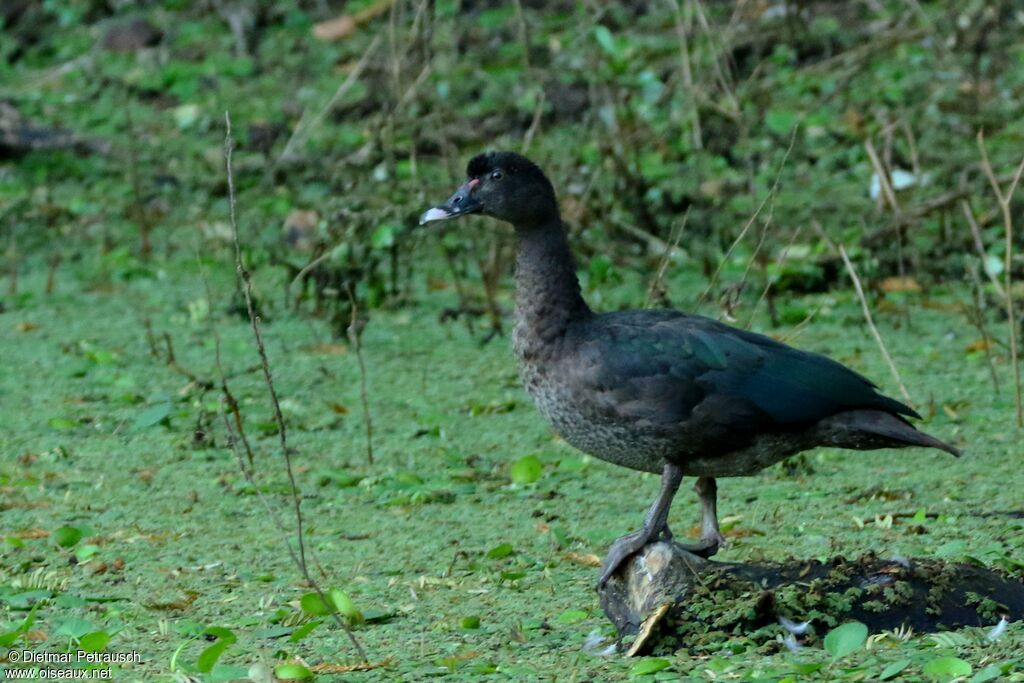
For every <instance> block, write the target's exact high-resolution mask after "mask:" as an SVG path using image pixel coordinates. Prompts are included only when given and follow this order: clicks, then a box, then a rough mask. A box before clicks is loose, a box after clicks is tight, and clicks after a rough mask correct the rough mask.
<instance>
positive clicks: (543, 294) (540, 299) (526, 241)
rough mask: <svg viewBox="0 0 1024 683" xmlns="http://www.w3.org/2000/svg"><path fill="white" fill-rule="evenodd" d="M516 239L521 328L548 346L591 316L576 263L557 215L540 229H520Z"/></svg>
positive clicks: (533, 227) (517, 291)
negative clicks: (578, 322)
mask: <svg viewBox="0 0 1024 683" xmlns="http://www.w3.org/2000/svg"><path fill="white" fill-rule="evenodd" d="M516 238H517V241H518V243H519V244H518V254H517V257H516V314H517V317H518V326H519V328H521V332H522V333H525V334H526V335H527V336H529V337H532V338H534V339H536V340H537V341H540V342H541V343H548V342H551V341H553V340H554V339H557V338H558V337H560V336H562V335H563V334H565V331H566V330H567V329H568V327H569V325H570V324H572V323H573V322H575V321H578V320H581V319H583V318H586V317H587V316H589V315H590V309H589V308H588V307H587V303H586V302H585V301H584V300H583V296H582V295H581V294H580V282H579V279H578V278H577V277H576V261H575V259H573V256H572V251H570V249H569V242H568V240H567V239H566V235H565V229H564V228H563V226H562V221H561V218H559V217H558V216H557V215H555V216H554V217H553V218H551V219H550V220H548V221H546V222H545V223H543V224H541V225H535V226H531V227H517V228H516Z"/></svg>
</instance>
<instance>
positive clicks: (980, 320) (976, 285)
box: [964, 268, 999, 396]
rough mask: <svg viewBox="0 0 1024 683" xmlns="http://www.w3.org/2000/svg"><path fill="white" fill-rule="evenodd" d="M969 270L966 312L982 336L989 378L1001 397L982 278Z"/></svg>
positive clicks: (996, 393) (972, 269)
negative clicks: (969, 300) (985, 308)
mask: <svg viewBox="0 0 1024 683" xmlns="http://www.w3.org/2000/svg"><path fill="white" fill-rule="evenodd" d="M967 270H968V272H969V273H970V274H971V306H964V312H965V313H966V314H967V319H968V320H969V321H970V323H971V324H972V325H974V329H976V330H978V333H979V334H981V343H982V346H984V348H985V361H986V363H987V365H988V373H989V377H990V378H991V379H992V389H993V391H994V392H995V395H996V396H999V373H997V372H996V362H995V359H994V358H993V357H992V345H993V342H992V337H991V336H990V335H989V333H988V329H987V328H986V327H985V313H984V308H983V304H984V301H985V298H984V297H983V296H982V293H981V292H982V285H981V277H979V276H978V273H977V271H976V270H975V269H974V268H968V269H967Z"/></svg>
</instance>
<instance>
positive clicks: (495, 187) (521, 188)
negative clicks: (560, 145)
mask: <svg viewBox="0 0 1024 683" xmlns="http://www.w3.org/2000/svg"><path fill="white" fill-rule="evenodd" d="M466 176H467V179H466V182H465V183H463V185H462V187H460V188H459V189H458V190H456V191H455V194H453V195H452V196H451V197H450V198H449V199H448V201H446V202H445V203H444V204H440V205H438V206H435V207H433V208H432V209H428V210H427V211H425V212H424V213H423V215H422V216H420V225H423V224H424V223H431V222H433V221H443V220H448V219H449V218H456V217H457V216H464V215H466V214H470V213H479V214H483V215H485V216H491V217H493V218H497V219H498V220H502V221H506V222H508V223H511V224H513V225H515V226H516V227H517V228H529V227H531V226H534V225H542V224H546V223H547V222H548V221H550V220H551V219H552V218H555V219H557V218H558V203H557V201H556V200H555V191H554V189H553V188H552V187H551V182H550V181H549V180H548V179H547V176H545V175H544V172H543V171H541V170H540V168H538V167H537V165H536V164H535V163H533V162H532V161H530V160H529V159H527V158H526V157H524V156H522V155H521V154H516V153H515V152H485V153H483V154H478V155H477V156H475V157H473V158H472V159H471V160H470V162H469V164H468V165H467V166H466Z"/></svg>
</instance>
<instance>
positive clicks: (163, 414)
mask: <svg viewBox="0 0 1024 683" xmlns="http://www.w3.org/2000/svg"><path fill="white" fill-rule="evenodd" d="M170 414H171V404H170V402H169V401H164V402H161V403H157V404H155V405H152V406H150V407H149V408H146V409H145V410H143V411H142V412H141V413H139V414H138V416H136V418H135V428H136V429H145V428H146V427H152V426H153V425H156V424H160V423H161V422H163V421H164V420H166V419H167V416H168V415H170Z"/></svg>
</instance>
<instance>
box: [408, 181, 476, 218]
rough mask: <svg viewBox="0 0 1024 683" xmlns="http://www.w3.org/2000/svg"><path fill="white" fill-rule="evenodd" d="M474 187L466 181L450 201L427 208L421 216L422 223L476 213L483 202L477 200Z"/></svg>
mask: <svg viewBox="0 0 1024 683" xmlns="http://www.w3.org/2000/svg"><path fill="white" fill-rule="evenodd" d="M472 191H473V187H471V185H470V183H466V184H465V185H463V186H462V187H460V188H459V189H458V190H456V192H455V194H453V195H452V196H451V197H450V198H449V199H448V201H446V202H445V203H444V204H441V205H440V206H435V207H433V208H431V209H427V210H426V211H424V212H423V215H422V216H420V225H423V224H425V223H433V222H435V221H446V220H448V219H450V218H457V217H458V216H464V215H465V214H467V213H476V212H477V211H479V210H480V209H481V208H483V204H481V203H480V202H479V201H477V200H476V199H475V198H474V197H473V194H472Z"/></svg>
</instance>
